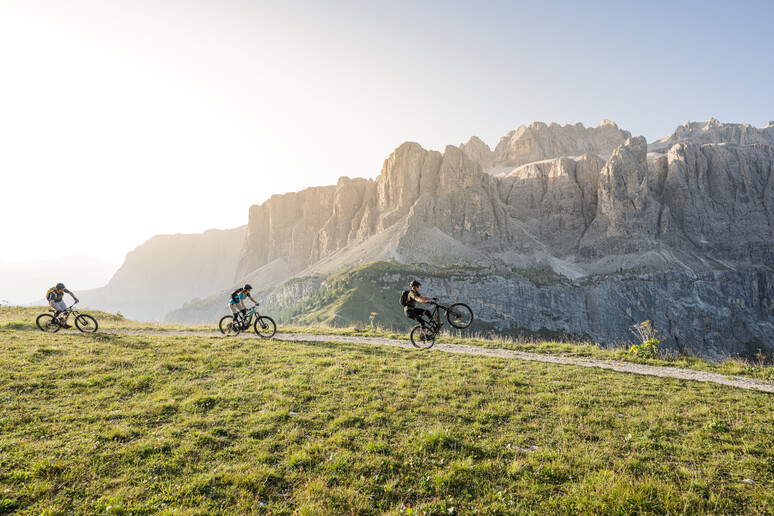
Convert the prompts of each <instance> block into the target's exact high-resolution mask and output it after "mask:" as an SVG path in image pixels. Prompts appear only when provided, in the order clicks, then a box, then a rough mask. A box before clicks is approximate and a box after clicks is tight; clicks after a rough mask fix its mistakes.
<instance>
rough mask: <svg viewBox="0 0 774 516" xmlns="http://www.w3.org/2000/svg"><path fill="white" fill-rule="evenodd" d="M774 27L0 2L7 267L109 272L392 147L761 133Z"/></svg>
mask: <svg viewBox="0 0 774 516" xmlns="http://www.w3.org/2000/svg"><path fill="white" fill-rule="evenodd" d="M772 20H774V2H769V1H757V2H752V1H748V2H745V1H739V2H730V1H724V2H713V1H680V2H666V1H665V2H636V3H633V2H593V1H592V2H577V1H564V2H555V1H540V2H535V1H510V2H508V1H497V2H494V1H487V0H476V1H469V2H468V1H449V0H445V1H421V0H411V1H403V0H398V1H395V0H393V1H389V2H386V1H385V2H370V1H362V0H352V1H345V0H333V1H326V0H319V1H303V2H301V1H295V0H283V1H276V2H268V1H248V0H93V1H92V0H23V1H21V0H19V1H17V0H0V174H1V177H2V181H1V183H0V220H1V221H2V222H1V223H2V240H1V242H2V243H1V244H0V273H2V272H3V271H5V273H6V276H7V275H8V274H10V273H12V272H13V271H15V270H17V269H14V267H17V266H18V265H19V263H18V262H26V263H27V264H28V265H29V263H31V262H35V261H37V260H44V259H45V260H52V259H53V260H54V261H56V259H58V258H60V257H66V256H72V255H76V254H78V253H84V254H85V255H86V256H88V257H91V258H93V259H97V260H101V261H105V262H109V263H112V264H114V265H115V266H116V267H117V266H118V265H119V264H120V263H121V262H122V261H123V257H124V255H125V254H126V253H127V252H129V251H131V250H132V249H133V248H135V247H136V246H138V245H140V244H142V243H143V242H144V241H145V240H147V239H148V238H150V237H151V236H153V235H155V234H158V233H196V232H201V231H204V230H206V229H208V228H222V229H225V228H233V227H237V226H240V225H242V224H245V223H246V222H247V214H248V209H249V207H250V205H252V204H260V203H262V202H264V201H265V200H266V199H268V198H269V197H270V196H271V195H273V194H277V193H284V192H288V191H297V190H301V189H303V188H306V187H309V186H316V185H325V184H333V183H335V181H336V180H337V178H338V177H339V176H342V175H346V176H350V177H375V176H376V175H378V173H379V171H380V170H381V167H382V163H383V162H384V160H385V159H386V158H387V157H388V156H389V154H390V153H391V152H392V150H393V149H395V147H397V146H398V145H400V144H401V143H402V142H404V141H407V140H411V141H416V142H419V143H420V144H421V145H422V146H424V147H425V148H429V149H437V150H443V148H444V147H445V146H446V145H447V144H454V145H457V144H460V143H462V142H466V141H467V140H468V139H469V138H470V137H471V136H473V135H476V136H479V137H480V138H482V139H483V140H484V141H485V142H486V143H487V144H489V145H490V147H494V146H495V145H496V144H497V142H498V140H499V138H500V137H502V136H503V135H505V134H506V133H507V132H508V131H510V130H512V129H515V128H517V127H518V126H519V125H521V124H529V123H531V122H534V121H538V120H539V121H544V122H557V123H560V124H568V123H576V122H582V123H583V124H584V125H586V126H596V125H597V124H598V123H599V122H600V121H601V120H602V119H605V118H607V119H611V120H613V121H614V122H616V123H617V124H618V125H619V126H620V127H622V128H624V129H627V130H629V131H631V132H632V133H633V134H635V135H643V136H645V137H646V138H647V139H648V141H653V140H655V139H657V138H660V137H662V136H667V135H669V134H671V133H672V132H673V131H674V129H675V127H676V126H678V125H679V124H681V123H683V122H685V121H686V120H691V121H703V120H707V119H708V118H710V117H715V118H717V119H719V120H720V121H722V122H740V123H749V124H752V125H755V126H758V127H762V126H764V125H765V124H766V123H767V122H768V121H769V120H772V119H774V109H773V108H774V95H772V94H771V90H772V84H774V81H773V80H772V79H774V72H773V71H772V70H774V67H772V64H771V63H772V60H774V57H772V56H774V36H772V34H774V32H773V31H772V27H771V23H772ZM56 221H58V222H56ZM14 262H16V263H14ZM45 263H47V264H48V265H44V264H43V262H41V267H49V266H50V262H45ZM40 272H43V273H45V270H43V271H40ZM87 272H88V271H87ZM56 274H59V275H61V274H62V273H61V272H58V271H54V270H52V277H51V281H52V282H56V281H60V280H64V279H62V278H60V277H58V276H57V277H54V276H53V275H56ZM17 276H18V275H17ZM103 276H104V273H103ZM0 277H2V276H0ZM107 277H108V278H109V274H108V276H107ZM17 279H18V278H17ZM94 281H95V282H96V283H97V284H93V285H88V287H95V286H99V285H100V284H104V282H105V281H106V279H105V278H103V277H102V276H100V277H99V278H98V279H97V278H95V279H94ZM36 288H37V287H36ZM2 298H4V295H3V292H2V285H0V299H2ZM5 298H7V296H5Z"/></svg>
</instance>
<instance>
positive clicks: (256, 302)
mask: <svg viewBox="0 0 774 516" xmlns="http://www.w3.org/2000/svg"><path fill="white" fill-rule="evenodd" d="M247 297H249V298H250V301H252V302H253V303H255V304H256V305H257V304H258V301H256V300H255V299H253V296H251V295H250V294H248V295H247Z"/></svg>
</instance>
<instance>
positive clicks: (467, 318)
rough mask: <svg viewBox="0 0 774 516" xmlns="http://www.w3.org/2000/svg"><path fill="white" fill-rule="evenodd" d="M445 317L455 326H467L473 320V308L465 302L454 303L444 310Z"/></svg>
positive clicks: (460, 327)
mask: <svg viewBox="0 0 774 516" xmlns="http://www.w3.org/2000/svg"><path fill="white" fill-rule="evenodd" d="M446 319H448V320H449V324H451V325H452V326H454V327H455V328H459V329H462V328H467V327H468V326H470V323H472V322H473V310H471V309H470V307H469V306H468V305H466V304H465V303H454V304H453V305H451V306H450V307H449V309H448V310H447V311H446Z"/></svg>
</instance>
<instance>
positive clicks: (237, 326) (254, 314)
mask: <svg viewBox="0 0 774 516" xmlns="http://www.w3.org/2000/svg"><path fill="white" fill-rule="evenodd" d="M251 324H252V326H253V328H254V329H255V333H257V334H258V335H259V336H261V337H263V338H265V339H270V338H272V337H273V336H274V334H275V333H277V325H276V324H274V319H272V318H271V317H269V316H266V315H261V314H259V313H258V303H256V304H254V305H253V306H252V307H251V308H250V309H249V310H248V311H247V313H245V315H244V316H242V315H238V316H237V320H236V321H234V317H233V316H231V315H224V316H223V317H221V319H220V322H219V323H218V328H220V332H221V333H222V334H224V335H228V336H232V335H234V336H235V335H239V333H240V332H242V331H246V330H249V329H250V325H251Z"/></svg>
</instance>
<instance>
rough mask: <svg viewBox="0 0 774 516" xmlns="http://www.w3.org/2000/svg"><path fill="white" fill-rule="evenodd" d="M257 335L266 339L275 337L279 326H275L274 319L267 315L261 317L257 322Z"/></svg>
mask: <svg viewBox="0 0 774 516" xmlns="http://www.w3.org/2000/svg"><path fill="white" fill-rule="evenodd" d="M255 333H257V334H258V335H260V336H261V337H263V338H264V339H270V338H272V337H274V334H275V333H277V325H276V324H274V319H272V318H271V317H267V316H265V315H262V316H260V317H259V318H258V319H256V321H255Z"/></svg>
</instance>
